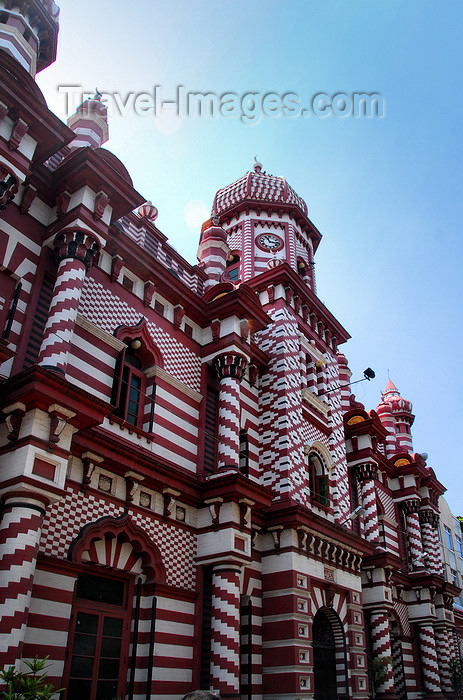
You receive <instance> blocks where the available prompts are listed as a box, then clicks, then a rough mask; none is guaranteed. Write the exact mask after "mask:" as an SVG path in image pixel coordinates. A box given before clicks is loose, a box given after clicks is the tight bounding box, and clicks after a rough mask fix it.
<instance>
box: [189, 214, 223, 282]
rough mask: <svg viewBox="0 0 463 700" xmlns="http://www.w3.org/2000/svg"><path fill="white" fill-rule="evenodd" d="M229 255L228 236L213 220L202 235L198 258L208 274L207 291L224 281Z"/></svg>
mask: <svg viewBox="0 0 463 700" xmlns="http://www.w3.org/2000/svg"><path fill="white" fill-rule="evenodd" d="M229 254H230V248H229V246H228V243H227V234H226V233H225V231H224V230H223V228H221V227H220V226H219V225H218V224H217V223H215V222H214V220H213V221H212V222H211V225H210V226H209V227H208V228H206V229H205V230H203V231H202V233H201V239H200V241H199V248H198V256H197V257H198V260H199V264H200V266H201V267H202V268H203V270H204V272H205V273H206V274H207V280H206V282H205V283H204V289H205V290H206V289H209V287H212V286H213V285H215V284H218V283H219V282H221V281H222V275H223V273H224V272H225V268H226V266H227V258H228V256H229Z"/></svg>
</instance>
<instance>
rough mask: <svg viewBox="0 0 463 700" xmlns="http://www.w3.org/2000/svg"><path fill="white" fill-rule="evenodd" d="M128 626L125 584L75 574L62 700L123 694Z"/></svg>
mask: <svg viewBox="0 0 463 700" xmlns="http://www.w3.org/2000/svg"><path fill="white" fill-rule="evenodd" d="M129 622H130V616H129V613H128V611H127V582H126V581H124V580H122V579H110V578H105V577H103V576H94V575H92V574H88V573H80V574H79V576H78V580H77V586H76V593H75V601H74V607H73V612H72V618H71V631H70V643H69V645H68V648H69V649H71V652H70V656H69V660H68V665H67V671H66V674H65V679H64V681H65V682H64V685H65V687H66V696H65V697H66V700H83V699H84V698H85V700H112V699H113V698H117V697H120V696H121V694H123V693H124V692H125V678H126V669H125V667H124V659H125V658H126V656H127V645H128V638H129Z"/></svg>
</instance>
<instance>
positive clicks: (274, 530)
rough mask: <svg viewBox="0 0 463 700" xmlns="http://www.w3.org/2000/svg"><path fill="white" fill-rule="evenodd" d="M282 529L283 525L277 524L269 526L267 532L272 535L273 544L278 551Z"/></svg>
mask: <svg viewBox="0 0 463 700" xmlns="http://www.w3.org/2000/svg"><path fill="white" fill-rule="evenodd" d="M282 531H283V525H277V526H276V527H271V528H269V532H270V533H271V535H272V537H273V546H274V547H275V549H276V550H277V551H278V550H279V549H280V546H281V533H282Z"/></svg>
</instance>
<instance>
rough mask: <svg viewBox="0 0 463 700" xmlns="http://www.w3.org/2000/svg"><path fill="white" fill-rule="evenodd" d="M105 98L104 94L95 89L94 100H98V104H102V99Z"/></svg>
mask: <svg viewBox="0 0 463 700" xmlns="http://www.w3.org/2000/svg"><path fill="white" fill-rule="evenodd" d="M102 97H103V93H102V92H100V91H99V90H98V88H97V87H96V88H95V94H94V95H93V99H94V100H98V102H101V98H102Z"/></svg>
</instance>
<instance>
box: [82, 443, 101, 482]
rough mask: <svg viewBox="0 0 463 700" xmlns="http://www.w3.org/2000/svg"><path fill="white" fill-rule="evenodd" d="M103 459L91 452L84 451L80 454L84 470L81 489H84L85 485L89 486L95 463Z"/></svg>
mask: <svg viewBox="0 0 463 700" xmlns="http://www.w3.org/2000/svg"><path fill="white" fill-rule="evenodd" d="M103 461H104V459H103V457H100V456H99V455H96V454H94V453H93V452H84V453H83V455H82V463H83V465H84V471H83V475H82V491H85V489H86V488H87V486H90V482H91V480H92V474H93V472H94V471H95V465H96V464H101V462H103Z"/></svg>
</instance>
